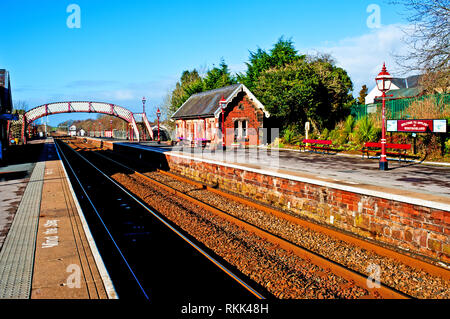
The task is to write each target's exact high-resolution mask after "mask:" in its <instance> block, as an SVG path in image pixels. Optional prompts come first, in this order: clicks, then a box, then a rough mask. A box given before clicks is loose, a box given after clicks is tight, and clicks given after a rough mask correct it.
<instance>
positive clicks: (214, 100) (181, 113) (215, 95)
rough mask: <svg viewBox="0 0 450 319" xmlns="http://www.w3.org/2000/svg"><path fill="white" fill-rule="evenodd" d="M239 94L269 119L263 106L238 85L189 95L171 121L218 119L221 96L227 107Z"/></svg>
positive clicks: (247, 90)
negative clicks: (244, 94)
mask: <svg viewBox="0 0 450 319" xmlns="http://www.w3.org/2000/svg"><path fill="white" fill-rule="evenodd" d="M240 92H245V93H246V94H247V96H248V97H249V99H250V100H251V101H252V102H253V103H254V104H255V105H256V107H258V108H260V109H261V110H262V111H263V112H264V113H265V114H266V116H267V117H269V113H268V112H267V111H266V110H265V108H264V105H262V103H261V102H260V101H258V99H257V98H256V97H255V96H254V95H253V94H252V93H251V92H250V90H249V89H248V88H247V87H246V86H245V85H243V84H240V83H238V84H233V85H229V86H225V87H222V88H219V89H215V90H210V91H206V92H201V93H196V94H193V95H191V97H189V99H188V100H187V101H186V102H184V103H183V105H182V106H181V107H180V108H179V109H178V110H177V111H176V112H175V113H174V114H173V115H172V119H174V120H177V119H194V118H199V117H201V118H205V117H218V116H219V114H220V112H221V109H220V106H219V101H220V100H221V99H222V96H223V97H224V99H225V100H226V102H227V105H228V104H229V103H230V102H231V101H232V100H233V99H234V98H235V97H236V96H237V95H238V94H239V93H240Z"/></svg>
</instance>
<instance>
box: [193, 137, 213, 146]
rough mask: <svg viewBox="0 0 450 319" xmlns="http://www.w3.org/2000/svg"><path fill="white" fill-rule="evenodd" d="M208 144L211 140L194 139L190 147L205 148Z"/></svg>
mask: <svg viewBox="0 0 450 319" xmlns="http://www.w3.org/2000/svg"><path fill="white" fill-rule="evenodd" d="M208 143H211V140H207V139H206V138H195V140H194V141H192V143H191V145H192V146H201V147H203V148H204V147H206V145H207V144H208Z"/></svg>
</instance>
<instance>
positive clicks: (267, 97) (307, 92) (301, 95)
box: [254, 60, 324, 129]
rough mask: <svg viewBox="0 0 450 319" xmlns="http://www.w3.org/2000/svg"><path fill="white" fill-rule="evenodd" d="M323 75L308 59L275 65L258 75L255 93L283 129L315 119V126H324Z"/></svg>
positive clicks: (312, 121) (313, 122) (313, 123)
mask: <svg viewBox="0 0 450 319" xmlns="http://www.w3.org/2000/svg"><path fill="white" fill-rule="evenodd" d="M320 85H321V83H320V79H319V77H318V76H317V74H316V73H315V72H314V70H313V68H312V67H311V65H309V64H308V63H306V62H305V61H304V60H298V61H296V62H294V63H292V64H289V65H286V66H283V67H279V68H272V69H269V70H267V71H265V72H264V73H262V74H261V75H260V76H259V77H258V82H256V83H255V89H254V92H255V95H256V96H258V99H260V100H261V102H262V103H263V104H264V105H265V107H266V109H267V111H269V112H270V114H271V116H273V117H275V118H276V119H277V120H278V122H279V123H280V126H281V127H280V129H283V128H285V127H287V126H289V124H291V123H295V124H297V125H299V126H301V125H302V124H303V123H305V122H306V121H311V123H312V125H313V127H316V128H317V127H318V126H321V124H322V120H321V119H322V116H323V115H324V112H323V110H322V107H323V104H322V103H321V101H320V99H319V97H318V95H319V91H320Z"/></svg>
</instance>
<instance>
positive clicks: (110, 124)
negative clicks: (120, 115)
mask: <svg viewBox="0 0 450 319" xmlns="http://www.w3.org/2000/svg"><path fill="white" fill-rule="evenodd" d="M109 126H110V127H111V138H113V128H112V119H110V120H109Z"/></svg>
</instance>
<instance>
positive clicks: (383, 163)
mask: <svg viewBox="0 0 450 319" xmlns="http://www.w3.org/2000/svg"><path fill="white" fill-rule="evenodd" d="M375 81H376V83H377V87H378V90H380V91H381V93H382V94H381V97H382V103H383V104H382V105H383V106H382V123H381V156H380V170H382V171H386V170H388V161H387V158H386V127H385V125H386V92H387V91H389V90H390V89H391V84H392V76H391V75H390V74H389V72H388V71H387V70H386V65H385V63H383V69H382V70H381V72H380V73H379V74H378V76H377V77H376V78H375Z"/></svg>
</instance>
